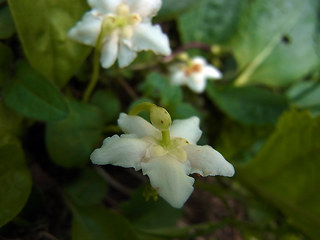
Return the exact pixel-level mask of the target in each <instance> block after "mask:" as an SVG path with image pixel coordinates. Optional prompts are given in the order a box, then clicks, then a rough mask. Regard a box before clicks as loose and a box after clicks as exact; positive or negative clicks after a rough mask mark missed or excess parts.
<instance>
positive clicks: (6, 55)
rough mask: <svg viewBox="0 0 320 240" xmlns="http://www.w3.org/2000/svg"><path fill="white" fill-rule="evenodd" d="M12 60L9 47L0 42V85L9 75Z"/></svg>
mask: <svg viewBox="0 0 320 240" xmlns="http://www.w3.org/2000/svg"><path fill="white" fill-rule="evenodd" d="M0 22H1V20H0ZM0 31H1V30H0ZM12 61H13V54H12V51H11V49H10V48H8V47H7V46H6V45H4V44H3V43H1V42H0V87H2V86H3V85H4V83H5V82H6V80H7V79H8V77H9V74H10V70H11V64H12Z"/></svg>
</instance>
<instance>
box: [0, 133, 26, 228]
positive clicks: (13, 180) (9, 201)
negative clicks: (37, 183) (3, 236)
mask: <svg viewBox="0 0 320 240" xmlns="http://www.w3.org/2000/svg"><path fill="white" fill-rule="evenodd" d="M0 159H1V161H0V227H1V226H3V225H4V224H6V223H7V222H9V221H10V220H12V219H13V218H14V217H15V216H16V215H17V214H18V213H19V212H20V211H21V209H22V208H23V206H24V205H25V203H26V201H27V199H28V197H29V194H30V191H31V185H32V182H31V176H30V172H29V169H28V167H27V165H26V161H25V157H24V153H23V150H22V147H21V145H20V143H19V142H18V140H17V139H15V138H13V137H10V136H8V135H6V136H4V135H1V140H0Z"/></svg>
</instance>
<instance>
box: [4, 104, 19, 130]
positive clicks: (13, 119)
mask: <svg viewBox="0 0 320 240" xmlns="http://www.w3.org/2000/svg"><path fill="white" fill-rule="evenodd" d="M21 125H22V117H21V116H19V115H18V114H17V113H16V112H14V111H12V110H11V109H10V108H8V107H7V106H5V105H4V104H3V103H2V102H1V101H0V136H1V135H4V134H11V135H15V136H17V135H19V134H20V132H21V130H22V126H21Z"/></svg>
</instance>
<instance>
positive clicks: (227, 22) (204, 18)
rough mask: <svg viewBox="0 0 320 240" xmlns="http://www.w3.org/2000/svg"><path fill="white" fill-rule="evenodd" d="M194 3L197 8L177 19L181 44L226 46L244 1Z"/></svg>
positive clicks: (207, 0)
mask: <svg viewBox="0 0 320 240" xmlns="http://www.w3.org/2000/svg"><path fill="white" fill-rule="evenodd" d="M181 2H185V1H181ZM196 2H198V6H193V10H192V11H189V12H188V13H186V14H183V15H182V16H180V17H179V21H178V23H179V25H178V26H179V30H180V33H181V36H182V40H183V42H184V43H187V42H205V43H207V44H213V43H222V44H226V42H227V41H228V40H229V39H230V37H231V36H232V35H233V34H234V32H235V30H236V27H237V24H238V20H239V17H240V14H241V11H242V8H243V5H244V2H245V0H229V1H221V0H202V1H196ZM172 5H173V6H175V5H177V4H176V3H174V4H172Z"/></svg>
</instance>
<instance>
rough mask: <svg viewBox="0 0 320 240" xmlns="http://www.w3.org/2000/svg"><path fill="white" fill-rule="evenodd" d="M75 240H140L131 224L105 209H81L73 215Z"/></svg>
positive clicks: (73, 235) (72, 230)
mask: <svg viewBox="0 0 320 240" xmlns="http://www.w3.org/2000/svg"><path fill="white" fill-rule="evenodd" d="M71 236H72V239H73V240H101V239H106V240H107V239H110V240H125V239H128V240H129V239H130V240H138V237H137V235H136V233H135V231H134V230H133V227H132V226H131V225H130V223H129V222H128V221H127V220H126V219H125V218H123V217H121V216H120V215H119V214H116V213H113V212H111V211H110V210H108V209H106V208H103V207H81V208H80V207H79V208H77V209H76V211H74V213H73V220H72V228H71Z"/></svg>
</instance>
